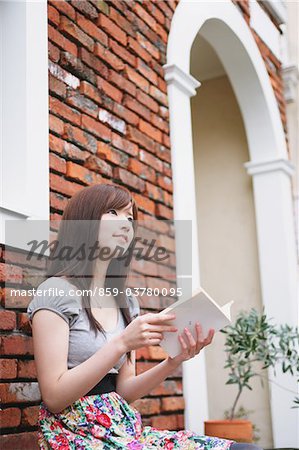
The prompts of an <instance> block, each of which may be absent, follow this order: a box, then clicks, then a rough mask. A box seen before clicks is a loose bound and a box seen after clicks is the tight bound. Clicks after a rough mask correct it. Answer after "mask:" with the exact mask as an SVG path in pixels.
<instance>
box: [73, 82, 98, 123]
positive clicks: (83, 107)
mask: <svg viewBox="0 0 299 450" xmlns="http://www.w3.org/2000/svg"><path fill="white" fill-rule="evenodd" d="M90 86H91V85H90ZM66 102H67V103H68V104H69V105H71V106H74V107H75V108H77V109H79V110H80V111H82V112H85V113H86V114H89V115H90V116H92V117H97V116H98V111H99V107H98V106H97V104H96V103H95V102H93V101H92V100H90V99H89V98H86V97H85V96H84V95H81V94H80V93H79V92H78V91H70V90H69V91H68V93H67V99H66ZM79 116H80V122H81V115H80V114H79ZM79 125H80V123H79Z"/></svg>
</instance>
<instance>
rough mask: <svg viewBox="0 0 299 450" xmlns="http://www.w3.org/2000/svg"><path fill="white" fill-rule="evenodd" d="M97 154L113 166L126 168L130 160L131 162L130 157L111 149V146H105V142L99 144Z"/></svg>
mask: <svg viewBox="0 0 299 450" xmlns="http://www.w3.org/2000/svg"><path fill="white" fill-rule="evenodd" d="M97 154H98V155H99V157H100V158H102V159H104V160H107V161H109V162H111V163H112V164H115V165H117V166H121V167H124V168H127V167H128V160H129V157H128V155H126V154H125V153H123V152H120V151H119V150H116V149H113V148H111V147H109V145H107V144H105V143H104V142H99V143H98V152H97Z"/></svg>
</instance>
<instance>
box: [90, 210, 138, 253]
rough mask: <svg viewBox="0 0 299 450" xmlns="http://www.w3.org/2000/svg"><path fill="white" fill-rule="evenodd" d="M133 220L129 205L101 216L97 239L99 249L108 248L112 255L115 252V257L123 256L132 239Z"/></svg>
mask: <svg viewBox="0 0 299 450" xmlns="http://www.w3.org/2000/svg"><path fill="white" fill-rule="evenodd" d="M133 220H134V219H133V209H132V204H131V203H129V204H128V205H127V206H125V207H124V208H123V209H115V208H110V209H109V210H108V211H107V212H106V213H105V214H103V215H102V218H101V221H100V229H99V238H98V240H99V245H100V247H101V248H103V247H105V248H109V249H110V250H111V252H110V253H112V254H114V251H115V250H116V251H115V256H119V255H120V254H124V253H125V252H126V251H127V249H128V247H129V245H130V244H131V242H132V239H133V237H134V229H133ZM110 253H109V254H110ZM106 256H108V255H106Z"/></svg>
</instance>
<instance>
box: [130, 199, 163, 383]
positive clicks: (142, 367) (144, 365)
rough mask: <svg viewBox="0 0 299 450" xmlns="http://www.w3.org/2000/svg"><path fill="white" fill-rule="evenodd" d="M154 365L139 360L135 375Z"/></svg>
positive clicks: (154, 364)
mask: <svg viewBox="0 0 299 450" xmlns="http://www.w3.org/2000/svg"><path fill="white" fill-rule="evenodd" d="M134 197H135V196H134ZM138 207H139V204H138ZM156 365H157V363H156V362H142V361H140V362H138V364H137V365H136V375H139V374H141V373H144V372H146V371H147V370H149V369H151V368H152V367H155V366H156Z"/></svg>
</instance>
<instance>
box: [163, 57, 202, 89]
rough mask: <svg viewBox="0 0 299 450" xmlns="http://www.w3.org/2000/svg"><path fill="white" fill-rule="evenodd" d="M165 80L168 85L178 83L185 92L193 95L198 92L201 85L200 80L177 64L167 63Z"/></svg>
mask: <svg viewBox="0 0 299 450" xmlns="http://www.w3.org/2000/svg"><path fill="white" fill-rule="evenodd" d="M163 68H164V71H165V76H164V78H165V81H166V82H167V84H168V85H171V84H174V85H176V86H177V87H178V88H179V89H180V90H181V91H182V92H183V93H185V94H186V95H188V96H189V97H192V96H193V95H195V94H196V90H195V89H196V88H198V87H199V86H200V82H199V81H198V80H196V79H195V78H194V77H192V75H190V74H189V73H186V72H184V71H183V70H182V69H180V68H179V67H178V66H177V65H176V64H165V65H164V66H163Z"/></svg>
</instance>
